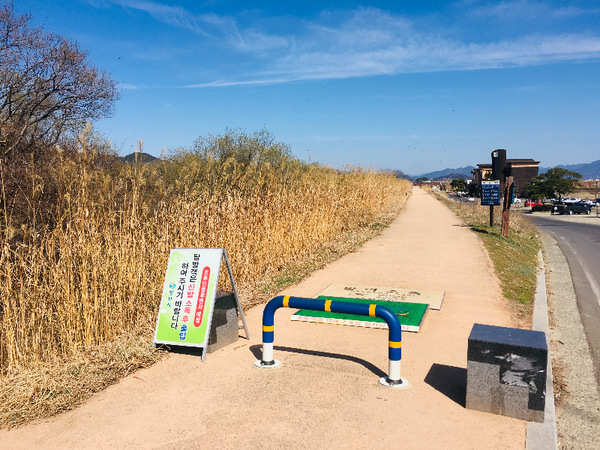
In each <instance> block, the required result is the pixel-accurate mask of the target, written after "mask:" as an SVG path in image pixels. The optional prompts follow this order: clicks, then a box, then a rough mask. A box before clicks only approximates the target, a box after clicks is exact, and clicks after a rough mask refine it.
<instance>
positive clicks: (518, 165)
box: [471, 150, 540, 197]
mask: <svg viewBox="0 0 600 450" xmlns="http://www.w3.org/2000/svg"><path fill="white" fill-rule="evenodd" d="M496 152H498V153H499V155H500V158H499V162H500V167H499V170H500V171H501V174H502V175H500V176H497V177H495V179H500V180H501V181H502V180H503V178H505V177H513V181H514V182H515V184H516V186H517V196H519V197H522V196H523V195H524V188H525V185H526V184H527V183H529V182H530V181H531V180H532V179H533V178H535V177H537V176H538V171H539V164H540V161H534V160H533V159H506V150H496ZM471 173H472V174H473V181H472V184H473V185H474V186H475V189H476V191H475V192H476V194H477V196H479V195H480V193H481V181H482V180H491V179H493V178H492V164H477V169H473V170H472V171H471Z"/></svg>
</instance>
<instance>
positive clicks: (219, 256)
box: [154, 248, 250, 361]
mask: <svg viewBox="0 0 600 450" xmlns="http://www.w3.org/2000/svg"><path fill="white" fill-rule="evenodd" d="M223 259H224V260H225V264H226V265H227V271H228V273H229V277H230V280H231V285H232V287H233V293H234V296H235V300H236V303H237V308H238V312H239V315H240V316H241V318H242V322H243V324H244V325H243V328H244V330H245V332H246V337H247V338H249V337H250V336H249V333H248V327H247V325H246V319H245V317H244V312H243V310H242V306H241V303H240V299H239V297H238V293H237V289H236V287H235V282H234V280H233V274H232V271H231V266H230V265H229V260H228V258H227V252H226V251H225V249H222V248H212V249H191V248H178V249H173V250H171V254H170V256H169V264H168V267H167V273H166V275H165V283H164V286H163V293H162V298H161V302H160V309H159V313H158V318H157V320H156V331H155V334H154V345H157V344H170V345H177V346H183V347H195V348H200V349H202V361H204V359H205V358H206V347H207V346H208V340H209V336H210V327H211V323H212V315H213V309H214V306H215V298H216V295H217V286H218V283H219V273H220V271H221V262H222V261H223ZM240 328H241V327H240Z"/></svg>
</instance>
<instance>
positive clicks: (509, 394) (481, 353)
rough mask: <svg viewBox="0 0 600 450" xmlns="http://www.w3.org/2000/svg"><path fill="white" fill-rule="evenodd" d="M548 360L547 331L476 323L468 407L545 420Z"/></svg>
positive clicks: (471, 341) (470, 357)
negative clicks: (545, 332)
mask: <svg viewBox="0 0 600 450" xmlns="http://www.w3.org/2000/svg"><path fill="white" fill-rule="evenodd" d="M547 362H548V347H547V344H546V337H545V334H544V333H543V332H541V331H531V330H520V329H516V328H505V327H496V326H490V325H481V324H475V325H474V326H473V329H472V330H471V335H470V336H469V347H468V351H467V401H466V406H467V408H469V409H476V410H479V411H486V412H491V413H494V414H501V415H506V416H510V417H516V418H520V419H525V420H530V421H541V422H543V420H544V406H545V398H546V370H547V369H546V368H547Z"/></svg>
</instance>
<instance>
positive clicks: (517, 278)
mask: <svg viewBox="0 0 600 450" xmlns="http://www.w3.org/2000/svg"><path fill="white" fill-rule="evenodd" d="M428 192H429V193H430V194H431V195H433V196H434V197H435V198H437V199H438V200H440V201H441V202H442V203H444V204H445V205H446V206H448V208H450V209H451V210H452V211H454V213H455V214H456V215H457V216H459V217H460V218H461V219H462V220H464V222H465V224H466V225H467V226H469V227H470V228H471V230H473V231H474V232H476V233H477V235H478V236H479V237H480V239H481V241H482V242H483V245H484V246H485V249H486V250H487V252H488V255H489V257H490V259H491V261H492V263H493V265H494V270H495V272H496V275H497V276H498V279H499V280H500V286H501V289H502V294H503V295H504V297H506V298H507V299H509V300H510V301H511V307H512V308H513V309H514V311H515V314H516V316H517V319H518V320H519V321H520V322H522V321H524V322H526V323H527V324H530V322H531V317H532V314H533V301H534V296H535V289H536V284H537V274H538V267H539V261H538V251H539V249H540V240H539V234H538V230H537V228H536V226H535V225H534V224H533V223H532V222H531V221H530V220H529V219H528V218H527V217H525V216H523V215H522V214H518V213H513V214H511V215H510V227H509V234H508V238H504V237H502V232H501V228H500V225H501V223H500V221H501V219H502V213H501V209H500V207H496V210H495V211H494V212H495V215H494V225H493V226H490V223H489V221H490V209H489V207H488V206H481V205H479V204H474V203H461V202H457V201H455V200H452V199H451V198H449V196H448V195H447V194H446V193H443V192H439V191H434V190H428ZM465 270H466V271H467V272H468V270H469V267H468V261H465Z"/></svg>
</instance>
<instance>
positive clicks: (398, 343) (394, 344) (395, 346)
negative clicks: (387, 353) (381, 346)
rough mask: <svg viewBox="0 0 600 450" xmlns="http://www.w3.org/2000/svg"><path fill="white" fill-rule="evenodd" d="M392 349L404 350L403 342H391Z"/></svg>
mask: <svg viewBox="0 0 600 450" xmlns="http://www.w3.org/2000/svg"><path fill="white" fill-rule="evenodd" d="M390 347H391V348H402V342H394V341H390Z"/></svg>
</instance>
